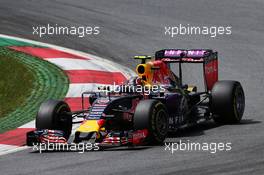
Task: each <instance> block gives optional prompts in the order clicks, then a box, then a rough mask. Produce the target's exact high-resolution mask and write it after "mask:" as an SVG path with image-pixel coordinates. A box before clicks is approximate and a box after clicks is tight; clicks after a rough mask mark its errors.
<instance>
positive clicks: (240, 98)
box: [234, 87, 245, 118]
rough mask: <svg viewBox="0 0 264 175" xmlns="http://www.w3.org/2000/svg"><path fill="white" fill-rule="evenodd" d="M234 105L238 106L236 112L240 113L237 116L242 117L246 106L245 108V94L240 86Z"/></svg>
mask: <svg viewBox="0 0 264 175" xmlns="http://www.w3.org/2000/svg"><path fill="white" fill-rule="evenodd" d="M234 105H235V108H236V112H237V114H238V115H237V116H238V117H239V118H241V116H242V115H243V113H244V108H245V96H244V92H243V90H242V89H241V88H240V87H239V88H238V89H237V90H236V93H235V104H234Z"/></svg>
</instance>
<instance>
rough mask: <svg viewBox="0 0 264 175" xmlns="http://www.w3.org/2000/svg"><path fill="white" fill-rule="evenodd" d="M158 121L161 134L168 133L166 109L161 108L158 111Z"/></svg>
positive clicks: (158, 129)
mask: <svg viewBox="0 0 264 175" xmlns="http://www.w3.org/2000/svg"><path fill="white" fill-rule="evenodd" d="M156 123H157V124H156V126H157V131H158V133H160V134H161V135H166V133H167V128H168V126H167V116H166V113H165V111H164V110H160V111H159V112H158V113H157V119H156Z"/></svg>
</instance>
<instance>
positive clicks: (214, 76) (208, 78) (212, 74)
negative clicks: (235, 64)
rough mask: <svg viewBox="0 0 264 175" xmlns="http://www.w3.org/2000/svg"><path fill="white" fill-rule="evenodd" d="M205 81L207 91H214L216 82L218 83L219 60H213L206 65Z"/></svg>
mask: <svg viewBox="0 0 264 175" xmlns="http://www.w3.org/2000/svg"><path fill="white" fill-rule="evenodd" d="M204 76H205V77H204V79H205V82H206V86H207V90H212V88H213V86H214V84H215V82H217V81H218V61H217V59H214V60H211V61H209V62H207V63H205V64H204Z"/></svg>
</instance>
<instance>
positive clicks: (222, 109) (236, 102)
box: [211, 81, 245, 124]
mask: <svg viewBox="0 0 264 175" xmlns="http://www.w3.org/2000/svg"><path fill="white" fill-rule="evenodd" d="M211 100H212V101H211V105H212V112H213V115H214V120H215V121H216V122H217V123H230V124H235V123H239V122H240V120H241V119H242V116H243V113H244V109H245V95H244V91H243V88H242V86H241V84H240V83H239V82H237V81H218V82H216V83H215V85H214V87H213V89H212V99H211Z"/></svg>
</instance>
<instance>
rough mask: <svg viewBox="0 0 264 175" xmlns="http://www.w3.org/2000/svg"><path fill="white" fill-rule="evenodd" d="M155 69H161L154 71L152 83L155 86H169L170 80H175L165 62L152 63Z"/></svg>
mask: <svg viewBox="0 0 264 175" xmlns="http://www.w3.org/2000/svg"><path fill="white" fill-rule="evenodd" d="M152 64H153V67H157V68H159V69H156V70H154V73H153V79H152V82H153V83H154V84H157V83H160V84H169V83H170V80H169V78H170V79H172V80H173V79H174V78H173V76H172V73H171V70H170V69H169V67H168V66H167V64H166V63H165V62H164V61H161V60H156V61H153V62H152Z"/></svg>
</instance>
